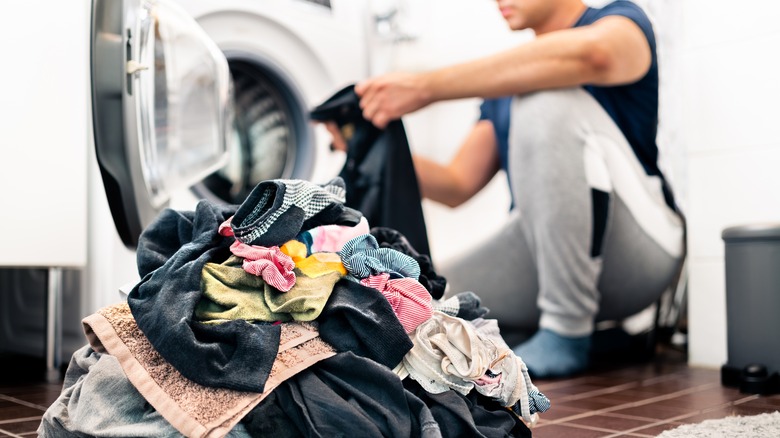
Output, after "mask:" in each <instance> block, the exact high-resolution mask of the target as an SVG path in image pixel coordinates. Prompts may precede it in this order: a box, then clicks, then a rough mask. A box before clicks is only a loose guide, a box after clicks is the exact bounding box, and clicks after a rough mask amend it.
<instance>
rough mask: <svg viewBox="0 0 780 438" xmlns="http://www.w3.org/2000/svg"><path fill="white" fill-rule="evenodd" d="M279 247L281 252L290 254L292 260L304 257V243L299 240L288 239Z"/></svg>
mask: <svg viewBox="0 0 780 438" xmlns="http://www.w3.org/2000/svg"><path fill="white" fill-rule="evenodd" d="M279 249H280V250H281V251H282V252H283V253H285V254H287V255H288V256H290V258H291V259H293V261H294V262H296V261H298V260H303V259H305V258H306V244H305V243H303V242H301V241H298V240H290V241H289V242H287V243H285V244H284V245H282V246H280V247H279Z"/></svg>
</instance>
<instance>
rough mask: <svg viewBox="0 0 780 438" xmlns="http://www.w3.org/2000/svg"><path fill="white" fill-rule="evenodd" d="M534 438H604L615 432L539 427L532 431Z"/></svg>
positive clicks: (570, 427)
mask: <svg viewBox="0 0 780 438" xmlns="http://www.w3.org/2000/svg"><path fill="white" fill-rule="evenodd" d="M532 433H533V436H534V438H561V437H569V438H604V437H608V436H610V435H613V434H614V433H615V432H610V431H599V430H592V429H586V428H582V427H577V426H570V425H566V424H550V425H548V426H544V425H540V426H537V427H535V428H534V429H533V430H532Z"/></svg>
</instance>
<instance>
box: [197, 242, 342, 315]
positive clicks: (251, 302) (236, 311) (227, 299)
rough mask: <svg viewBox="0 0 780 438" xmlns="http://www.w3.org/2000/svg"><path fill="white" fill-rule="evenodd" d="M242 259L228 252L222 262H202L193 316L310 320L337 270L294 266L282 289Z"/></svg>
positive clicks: (330, 289)
mask: <svg viewBox="0 0 780 438" xmlns="http://www.w3.org/2000/svg"><path fill="white" fill-rule="evenodd" d="M242 262H243V259H241V258H240V257H236V256H231V257H230V258H229V259H227V260H226V261H225V262H224V263H222V264H217V263H206V265H205V266H204V267H203V270H202V273H201V290H202V291H203V297H202V298H201V301H200V302H199V303H198V305H197V306H196V307H195V319H196V320H199V321H202V322H205V323H207V324H219V323H222V322H225V321H229V320H235V319H243V320H246V321H249V322H254V321H266V322H276V321H282V322H287V321H290V320H295V321H312V320H314V319H316V318H317V317H318V316H319V315H320V313H321V312H322V309H323V308H324V307H325V303H326V302H327V301H328V298H329V297H330V294H331V292H333V286H334V285H335V284H336V282H337V281H338V280H339V279H340V278H341V273H339V272H338V271H332V272H329V273H327V274H324V275H320V276H318V277H316V278H311V277H307V276H306V275H304V274H303V273H302V272H301V271H300V270H298V269H295V270H294V272H295V276H296V279H295V285H294V286H293V287H292V289H290V290H289V291H287V292H282V291H280V290H278V289H276V288H274V287H273V286H271V285H269V284H268V283H266V282H265V281H263V279H262V277H259V276H256V275H252V274H250V273H248V272H246V271H244V268H243V267H242Z"/></svg>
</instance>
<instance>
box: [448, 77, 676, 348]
mask: <svg viewBox="0 0 780 438" xmlns="http://www.w3.org/2000/svg"><path fill="white" fill-rule="evenodd" d="M509 168H510V175H511V185H512V191H513V194H514V198H515V199H514V203H515V206H516V208H515V211H514V212H513V213H512V214H511V215H510V219H509V220H508V222H507V223H506V224H505V225H504V226H503V227H502V228H501V229H499V230H496V233H495V234H494V235H493V236H492V237H491V238H489V239H488V240H487V241H485V242H484V243H482V244H481V245H480V246H478V247H477V248H476V249H475V250H474V251H469V252H468V253H466V254H463V255H461V256H459V257H458V258H457V259H454V260H449V261H448V262H446V263H445V264H443V265H442V266H440V267H439V271H440V272H441V273H442V275H444V276H445V277H446V278H447V280H448V283H449V285H450V287H449V289H448V295H452V294H455V293H457V292H460V291H465V290H470V291H474V292H476V293H477V294H478V295H479V296H480V297H481V298H482V304H483V305H484V306H486V307H488V308H490V314H489V315H488V317H491V318H496V319H498V321H499V323H500V324H501V326H502V329H509V330H520V331H533V330H535V329H536V328H538V327H543V328H548V329H551V330H553V331H555V332H557V333H559V334H563V335H569V336H579V335H585V334H588V333H591V332H592V331H593V327H594V322H595V321H599V320H620V319H623V318H626V317H628V316H631V315H633V314H635V313H637V312H639V311H641V310H643V309H644V308H646V307H647V306H649V305H651V304H652V303H653V302H655V301H656V300H657V299H658V298H659V297H660V295H661V293H662V292H663V291H664V289H665V288H666V287H667V286H668V285H669V283H670V282H671V280H672V278H673V277H674V276H675V275H676V273H677V271H678V269H679V267H680V264H681V261H682V257H683V248H684V245H683V243H684V242H683V239H684V237H683V221H682V219H681V218H680V217H679V216H678V215H677V214H676V213H675V212H674V211H673V210H672V209H670V208H669V207H668V206H667V205H666V203H665V202H664V199H663V195H662V191H661V181H660V179H659V178H658V177H650V176H647V174H646V173H645V171H644V169H643V168H642V166H641V164H640V163H639V160H638V159H637V158H636V156H635V155H634V153H633V151H632V149H631V147H630V145H629V144H628V142H627V141H626V139H625V137H624V136H623V134H622V133H621V132H620V130H619V129H618V128H617V126H616V125H615V123H614V122H613V121H612V119H611V118H610V117H609V115H608V114H607V113H606V112H605V111H604V109H603V108H602V107H601V106H600V105H599V104H598V102H596V100H595V99H593V97H592V96H591V95H590V94H588V93H587V92H586V91H584V90H583V89H581V88H571V89H564V90H555V91H543V92H538V93H534V94H529V95H525V96H521V97H515V99H514V101H513V103H512V119H511V128H510V134H509Z"/></svg>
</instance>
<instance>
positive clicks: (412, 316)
mask: <svg viewBox="0 0 780 438" xmlns="http://www.w3.org/2000/svg"><path fill="white" fill-rule="evenodd" d="M360 284H362V285H363V286H368V287H372V288H374V289H377V290H378V291H380V292H382V295H384V296H385V298H387V301H388V302H389V303H390V306H391V307H392V308H393V312H394V313H395V315H396V316H397V317H398V320H399V321H401V325H402V326H403V327H404V329H405V330H406V333H411V332H413V331H414V329H416V328H417V326H418V325H420V324H422V323H423V322H425V321H427V320H428V319H430V317H431V315H432V314H433V309H432V308H431V294H430V293H429V292H428V290H426V289H425V287H423V285H422V284H420V282H419V281H417V280H415V279H414V278H408V277H407V278H395V279H392V280H391V279H390V274H387V273H383V274H379V275H372V276H370V277H367V278H364V279H362V280H360Z"/></svg>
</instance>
